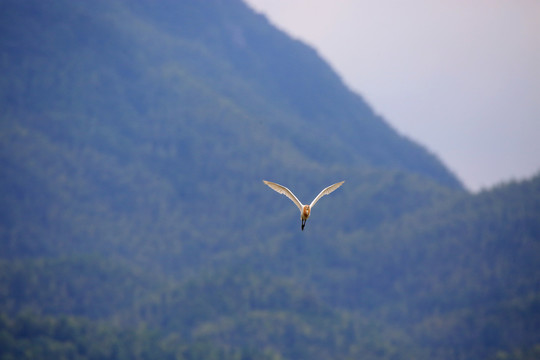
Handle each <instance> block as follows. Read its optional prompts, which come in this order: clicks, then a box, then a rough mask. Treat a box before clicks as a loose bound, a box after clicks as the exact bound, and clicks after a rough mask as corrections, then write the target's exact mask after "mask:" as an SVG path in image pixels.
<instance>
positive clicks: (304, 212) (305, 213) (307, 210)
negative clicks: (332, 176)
mask: <svg viewBox="0 0 540 360" xmlns="http://www.w3.org/2000/svg"><path fill="white" fill-rule="evenodd" d="M344 182H345V181H341V182H338V183H335V184H334V185H330V186H329V187H327V188H325V189H324V190H323V191H321V192H320V193H319V195H317V197H316V198H315V199H314V200H313V201H312V202H311V204H309V205H303V204H302V203H301V202H300V200H298V198H297V197H296V196H295V195H294V194H293V193H292V191H291V190H289V189H287V188H286V187H285V186H283V185H279V184H276V183H273V182H270V181H266V180H263V183H265V184H266V185H268V186H270V188H272V190H274V191H276V192H278V193H280V194H283V195H285V196H286V197H288V198H289V199H291V200H292V202H293V203H295V205H296V206H298V208H299V209H300V218H301V219H302V231H304V226H306V221H307V219H308V218H309V215H310V214H311V208H312V207H313V206H315V204H316V203H317V201H319V199H320V198H322V197H323V196H324V195H328V194H330V193H331V192H333V191H334V190H336V189H337V188H338V187H340V186H341V185H343V183H344Z"/></svg>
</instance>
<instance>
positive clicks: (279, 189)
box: [263, 180, 304, 211]
mask: <svg viewBox="0 0 540 360" xmlns="http://www.w3.org/2000/svg"><path fill="white" fill-rule="evenodd" d="M263 183H265V184H266V185H268V186H270V188H272V190H274V191H276V192H278V193H280V194H283V195H285V196H286V197H288V198H289V199H291V200H292V201H293V202H294V203H295V204H296V206H298V208H299V209H300V211H302V208H303V207H304V205H302V203H301V202H300V200H298V198H297V197H296V196H294V194H293V193H292V191H291V190H289V189H287V188H286V187H285V186H283V185H279V184H276V183H273V182H270V181H266V180H263Z"/></svg>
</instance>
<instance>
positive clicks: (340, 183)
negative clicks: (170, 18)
mask: <svg viewBox="0 0 540 360" xmlns="http://www.w3.org/2000/svg"><path fill="white" fill-rule="evenodd" d="M344 182H345V181H341V182H338V183H335V184H334V185H330V186H329V187H327V188H326V189H324V190H323V191H321V192H320V193H319V195H317V197H316V198H315V199H314V200H313V201H312V202H311V205H309V207H313V206H315V204H316V203H317V201H319V199H320V198H322V197H323V196H324V195H328V194H330V193H331V192H333V191H334V190H336V189H337V188H338V187H340V186H341V185H343V183H344Z"/></svg>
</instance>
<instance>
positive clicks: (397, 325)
mask: <svg viewBox="0 0 540 360" xmlns="http://www.w3.org/2000/svg"><path fill="white" fill-rule="evenodd" d="M0 34H1V35H0V51H1V61H0V66H1V72H2V74H3V76H2V78H1V80H0V89H1V98H0V101H1V104H2V113H1V116H2V117H1V120H0V129H1V131H0V136H1V139H0V164H1V166H2V175H1V176H0V189H1V193H0V196H1V199H2V205H3V206H2V212H1V213H0V257H1V261H0V267H1V268H2V270H1V271H0V274H1V276H0V312H1V317H0V329H1V330H0V332H1V333H2V334H3V335H2V337H1V338H0V342H1V345H2V346H0V348H1V349H2V350H0V353H1V354H2V356H12V357H15V358H25V357H26V358H58V357H60V356H68V357H76V356H78V357H79V358H88V359H91V358H118V359H120V358H149V359H150V358H151V359H156V358H178V359H198V358H221V359H227V358H231V359H234V358H241V357H244V358H261V359H263V358H264V359H266V358H267V359H326V358H333V359H340V358H342V359H345V358H357V357H362V358H373V359H387V358H394V359H398V358H403V359H408V358H411V357H414V358H419V359H422V358H425V359H448V358H456V359H460V358H470V357H475V358H490V357H494V356H496V355H497V354H498V355H497V356H499V355H500V356H502V355H504V356H508V357H510V356H514V358H516V359H517V358H519V356H521V355H519V354H536V353H537V352H538V344H540V339H539V338H540V331H539V326H538V324H539V321H538V320H539V319H538V317H537V316H534V314H535V309H536V307H537V306H538V304H539V300H540V299H539V295H538V289H537V284H538V279H539V278H540V276H539V267H538V264H537V261H536V259H537V258H538V255H539V248H538V241H539V240H540V229H539V226H540V225H539V224H540V222H538V221H537V220H538V219H539V218H540V217H539V214H540V209H539V208H538V205H537V204H538V203H540V202H539V201H538V200H539V196H540V191H539V190H540V179H539V178H538V177H537V178H534V179H531V180H530V181H527V182H523V183H519V184H507V185H505V186H501V187H499V188H497V189H494V190H492V191H490V192H485V193H481V194H479V195H474V196H473V195H470V194H468V193H467V192H466V191H464V190H463V188H462V186H461V184H460V182H459V181H458V180H457V179H456V178H455V176H454V175H453V174H452V173H451V172H450V171H448V170H447V169H446V168H445V166H444V165H443V164H441V163H440V161H438V159H436V158H435V157H434V156H433V155H432V154H430V153H429V152H428V151H427V150H426V149H425V148H423V147H422V146H421V145H418V144H416V143H414V142H412V141H410V140H408V139H406V138H404V137H402V136H400V135H399V134H397V133H396V132H395V131H394V130H393V129H392V128H391V127H390V126H388V124H387V123H386V122H385V120H384V119H382V118H380V117H378V116H377V115H376V114H374V113H373V111H372V110H371V108H370V106H369V105H368V104H366V103H365V101H364V100H363V99H362V98H361V97H360V96H358V95H357V94H355V93H353V92H351V91H350V90H349V89H347V88H346V87H345V86H344V85H343V83H342V81H341V79H340V78H339V77H338V76H337V75H336V74H335V73H334V71H333V70H332V69H331V68H330V67H329V66H328V65H327V64H326V63H325V62H324V61H322V60H321V58H320V57H319V56H318V55H317V53H316V52H315V51H314V50H313V49H311V48H310V47H308V46H306V45H305V44H303V43H301V42H298V41H295V40H293V39H291V38H289V37H288V36H287V35H285V34H283V33H282V32H280V31H278V30H276V29H275V28H273V27H272V26H271V25H270V24H269V23H268V21H267V20H266V19H265V18H264V17H263V16H260V15H257V14H255V13H254V12H253V11H251V10H250V9H249V8H248V7H247V6H246V5H245V4H243V3H242V2H240V1H227V2H222V1H217V0H215V1H205V2H201V1H195V0H192V1H172V0H168V1H160V2H152V1H148V0H134V1H129V2H126V1H121V0H114V1H95V2H92V3H90V2H72V1H68V0H54V1H49V2H46V3H45V2H42V1H37V0H29V1H25V2H20V1H12V0H1V1H0ZM263 179H266V180H271V181H276V182H278V183H281V184H284V185H286V186H288V187H289V188H291V190H293V191H294V192H295V194H297V195H298V196H299V198H300V199H310V198H312V197H313V196H314V195H316V193H317V192H318V191H319V190H320V188H321V187H322V186H324V185H327V184H330V183H333V182H336V181H339V180H346V181H347V182H346V183H345V184H344V186H343V187H342V189H340V191H339V192H336V193H335V194H332V197H331V199H330V197H328V198H324V199H322V200H321V201H320V203H318V204H317V212H314V213H313V215H312V216H311V217H310V219H309V221H308V224H307V227H306V229H305V231H304V232H301V231H300V220H299V216H298V210H297V209H296V208H295V207H294V206H293V205H291V204H290V201H289V200H287V199H286V198H284V197H278V196H276V194H275V193H273V192H272V191H271V190H269V189H268V188H267V187H266V186H265V185H264V184H263V183H262V182H261V180H263ZM531 315H533V316H531ZM463 328H466V329H467V331H463ZM105 339H107V340H105ZM535 346H536V347H535ZM516 354H518V355H519V356H518V355H516ZM524 356H525V355H524Z"/></svg>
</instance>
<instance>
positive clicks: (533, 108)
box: [247, 0, 540, 191]
mask: <svg viewBox="0 0 540 360" xmlns="http://www.w3.org/2000/svg"><path fill="white" fill-rule="evenodd" d="M247 3H248V4H249V5H251V6H252V7H253V8H254V9H255V10H256V11H257V12H262V13H264V14H266V15H267V17H268V18H269V19H270V21H271V22H272V23H273V24H274V25H276V26H277V27H278V28H280V29H282V30H284V31H286V32H287V33H289V34H290V35H291V36H293V37H294V38H298V39H301V40H302V41H304V42H306V43H308V44H309V45H311V46H313V47H314V48H316V49H317V51H318V52H319V54H320V55H321V56H322V57H323V58H324V59H325V60H327V61H328V62H329V63H330V64H331V66H332V67H333V68H334V69H335V70H336V72H337V73H338V74H340V76H341V77H342V78H343V80H344V82H345V83H346V84H347V85H348V86H349V87H350V88H352V89H353V90H354V91H356V92H358V93H359V94H360V95H362V96H363V97H364V98H365V99H366V100H367V101H368V102H369V103H370V105H371V106H372V107H373V108H374V109H375V111H376V112H377V113H379V114H381V115H382V116H383V117H384V118H385V119H386V120H387V121H388V122H389V123H390V124H392V125H393V126H394V127H395V128H396V129H397V130H398V131H399V132H401V133H402V134H405V135H406V136H408V137H410V138H412V139H413V140H415V141H418V142H420V143H421V144H423V145H425V146H427V147H428V148H429V149H430V150H431V151H432V152H434V153H435V154H436V155H437V156H438V157H439V158H440V159H441V160H442V161H443V162H444V163H445V164H446V165H447V166H448V167H449V168H450V169H451V170H452V171H454V173H456V175H457V176H458V177H459V178H460V179H461V180H462V181H463V182H464V183H465V185H466V186H467V187H468V188H469V189H471V190H473V191H477V190H479V189H481V188H483V187H491V186H493V185H495V184H497V183H500V182H502V181H506V180H511V179H522V178H526V177H530V176H532V175H534V174H536V173H538V171H540V1H537V0H512V1H509V0H471V1H465V0H438V1H432V0H409V1H400V0H378V1H367V0H336V1H329V0H247Z"/></svg>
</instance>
